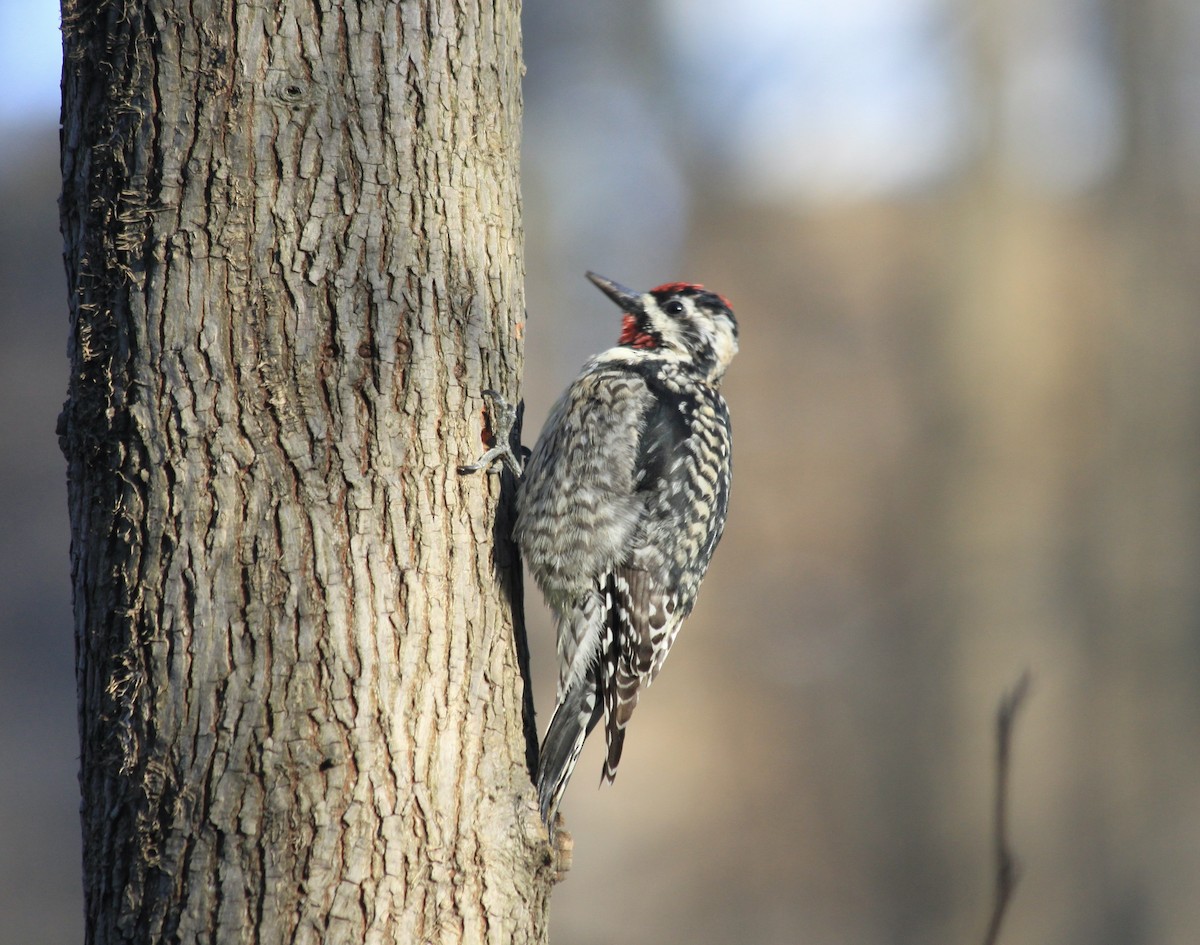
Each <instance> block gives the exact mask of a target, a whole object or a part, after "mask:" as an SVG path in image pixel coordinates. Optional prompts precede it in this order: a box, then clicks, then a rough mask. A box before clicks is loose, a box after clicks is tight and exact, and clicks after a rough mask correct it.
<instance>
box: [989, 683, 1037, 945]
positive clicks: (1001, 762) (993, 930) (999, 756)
mask: <svg viewBox="0 0 1200 945" xmlns="http://www.w3.org/2000/svg"><path fill="white" fill-rule="evenodd" d="M1028 693H1029V671H1028V670H1026V671H1025V672H1024V673H1022V674H1021V678H1020V679H1018V680H1017V683H1016V685H1015V686H1013V687H1012V689H1011V690H1009V692H1008V694H1007V695H1006V696H1005V697H1004V698H1003V699H1001V700H1000V708H999V709H998V710H997V711H996V797H995V807H994V808H993V812H992V816H993V830H994V833H993V842H994V843H995V848H996V893H995V899H994V900H993V901H992V915H991V918H990V919H988V926H987V932H986V933H985V934H984V936H983V945H996V942H997V940H998V939H999V937H1000V926H1001V924H1002V923H1003V922H1004V913H1005V912H1006V911H1007V910H1008V904H1009V901H1010V900H1011V899H1012V895H1013V891H1014V890H1015V889H1016V888H1017V879H1018V878H1019V877H1018V872H1017V863H1016V859H1015V858H1014V856H1013V853H1012V849H1011V848H1010V847H1009V845H1008V769H1009V765H1010V755H1011V748H1012V733H1013V726H1014V725H1015V723H1016V720H1017V711H1018V710H1019V709H1020V708H1021V704H1022V703H1023V702H1024V701H1025V696H1026V695H1028Z"/></svg>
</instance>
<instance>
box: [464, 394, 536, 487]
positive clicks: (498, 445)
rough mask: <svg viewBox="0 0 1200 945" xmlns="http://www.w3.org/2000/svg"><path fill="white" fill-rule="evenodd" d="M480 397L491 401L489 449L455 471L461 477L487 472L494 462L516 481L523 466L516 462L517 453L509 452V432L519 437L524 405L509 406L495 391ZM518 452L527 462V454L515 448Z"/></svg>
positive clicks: (514, 451)
mask: <svg viewBox="0 0 1200 945" xmlns="http://www.w3.org/2000/svg"><path fill="white" fill-rule="evenodd" d="M483 396H484V397H485V398H486V399H487V400H489V401H491V404H492V406H491V409H490V410H489V411H488V415H489V424H488V425H489V426H490V427H491V433H492V446H491V448H490V449H489V450H488V451H487V452H486V453H484V454H483V455H482V456H480V457H479V459H477V460H476V461H475V462H473V463H471V464H469V465H466V466H459V467H458V471H459V472H460V473H462V474H464V475H466V474H469V473H476V472H479V471H480V470H490V469H491V468H492V467H493V466H494V465H495V464H496V462H497V461H500V462H502V463H503V464H504V467H505V468H506V469H508V471H509V472H511V473H512V474H513V475H514V476H515V477H516V478H518V479H520V478H521V473H522V471H523V468H524V463H523V462H522V461H521V460H520V459H518V458H517V451H516V450H514V449H513V445H512V438H513V430H514V429H516V430H517V431H518V435H519V433H520V427H521V415H522V414H523V413H524V412H525V404H524V402H523V401H522V402H519V403H517V404H510V403H509V402H508V401H507V400H505V399H504V398H503V397H501V396H500V394H499V392H498V391H494V390H485V391H483ZM517 449H518V450H520V452H521V453H522V454H523V456H524V457H525V458H528V455H529V451H528V450H527V449H525V448H524V447H523V446H518V447H517Z"/></svg>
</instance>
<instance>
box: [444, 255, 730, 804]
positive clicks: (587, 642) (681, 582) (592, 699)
mask: <svg viewBox="0 0 1200 945" xmlns="http://www.w3.org/2000/svg"><path fill="white" fill-rule="evenodd" d="M588 278H589V279H590V280H591V281H592V282H593V283H594V284H595V285H596V286H597V287H598V288H599V289H600V290H601V291H602V292H604V293H605V294H606V295H607V296H608V297H609V298H610V299H612V301H613V302H615V303H616V304H617V305H618V306H619V307H620V308H621V310H622V312H623V313H624V314H623V321H622V330H621V335H620V339H619V341H618V343H617V345H616V347H613V348H610V349H609V350H607V351H604V352H602V353H601V354H598V355H596V356H595V357H593V358H592V359H591V360H589V361H588V362H587V363H586V364H585V365H584V366H583V370H582V372H581V373H580V375H579V377H577V378H576V379H575V381H574V382H573V383H572V384H571V385H570V387H568V388H567V390H566V391H565V392H564V393H563V395H562V396H561V397H560V398H559V400H558V402H557V403H556V404H555V405H554V407H553V408H552V409H551V411H550V415H549V418H548V419H547V421H546V425H545V427H544V428H543V430H542V433H541V436H540V437H539V438H538V441H537V444H536V445H535V446H534V448H533V451H532V453H531V454H530V456H529V460H528V462H527V464H526V465H525V468H524V478H523V480H522V482H521V484H520V488H519V491H518V494H517V520H516V526H515V530H514V535H515V538H516V541H517V543H518V545H519V547H520V549H521V552H522V554H523V556H524V559H525V561H526V563H527V564H528V566H529V570H530V572H531V573H532V575H533V578H534V580H535V581H536V582H537V584H538V587H539V588H540V589H541V591H542V594H543V595H544V596H545V598H546V602H547V603H548V604H549V606H550V608H551V610H552V611H553V612H554V616H555V622H556V624H557V636H558V702H557V705H556V706H555V709H554V715H553V717H552V718H551V720H550V725H549V728H548V729H547V731H546V737H545V739H544V740H543V742H542V746H541V752H540V760H539V764H538V772H537V790H538V803H539V807H540V809H541V814H542V818H543V820H544V821H545V822H546V823H547V824H549V823H551V822H552V820H553V818H554V815H555V813H556V811H557V809H558V805H559V803H560V801H561V800H562V796H563V792H564V791H565V790H566V787H567V782H568V781H569V780H570V777H571V773H572V771H573V770H574V767H575V763H576V761H577V760H578V759H579V753H580V752H581V751H582V749H583V743H584V740H585V739H586V738H587V736H588V735H589V734H590V733H591V731H592V729H593V728H594V727H595V726H596V724H597V723H598V722H599V721H600V719H601V718H603V719H604V737H605V742H606V747H607V754H606V757H605V761H604V767H603V771H602V780H601V783H603V782H604V781H608V782H611V781H612V780H613V778H614V776H615V775H616V771H617V764H618V762H619V761H620V760H621V748H622V745H623V744H624V740H625V727H626V725H627V724H628V723H629V718H630V716H631V715H632V713H633V710H634V708H635V707H636V706H637V702H638V696H639V694H640V692H641V690H642V689H643V688H644V687H646V686H649V685H650V683H651V682H652V681H653V680H654V678H655V676H657V675H658V672H659V670H661V669H662V665H663V661H664V660H666V658H667V653H668V652H669V651H670V649H671V645H672V644H673V643H674V642H675V637H676V635H677V634H678V633H679V628H680V625H681V624H682V623H683V621H684V619H685V618H686V617H687V616H688V614H689V613H691V610H692V607H693V605H694V604H695V602H696V594H697V591H698V590H699V588H700V581H701V579H702V578H703V577H704V574H705V572H706V571H707V570H708V565H709V561H710V560H711V558H712V555H713V551H714V550H715V549H716V547H717V542H718V541H720V539H721V533H722V531H723V530H724V527H725V516H726V510H727V508H728V504H729V485H730V475H731V471H732V448H731V438H730V426H729V411H728V408H727V407H726V404H725V399H724V398H723V397H722V396H721V392H720V385H721V379H722V377H723V376H724V374H725V370H726V368H728V367H729V363H730V361H732V360H733V357H734V355H735V354H736V353H737V350H738V327H737V321H736V320H735V318H734V314H733V310H732V308H731V307H730V305H729V302H728V301H727V300H726V299H725V298H723V297H722V296H720V295H717V294H716V293H713V292H709V291H706V290H705V289H704V288H703V287H702V286H699V285H692V284H688V283H682V282H673V283H668V284H666V285H661V286H658V287H657V288H655V289H651V290H650V291H649V292H635V291H633V290H630V289H627V288H625V287H624V286H622V285H620V284H618V283H616V282H613V281H612V280H610V279H605V278H603V277H602V276H598V275H596V274H595V273H590V272H589V273H588ZM501 442H503V443H505V444H507V437H505V438H503V440H502V441H501ZM510 460H511V456H510ZM511 465H514V463H513V462H511V461H510V466H511ZM464 468H467V469H470V468H478V467H464Z"/></svg>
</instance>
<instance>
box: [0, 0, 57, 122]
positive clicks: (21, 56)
mask: <svg viewBox="0 0 1200 945" xmlns="http://www.w3.org/2000/svg"><path fill="white" fill-rule="evenodd" d="M61 72H62V42H61V39H60V38H59V32H58V4H57V3H55V2H53V0H0V134H3V133H5V131H6V130H9V129H11V128H12V127H13V126H20V125H22V124H27V123H29V122H32V121H55V122H56V121H57V120H58V103H59V79H60V77H61Z"/></svg>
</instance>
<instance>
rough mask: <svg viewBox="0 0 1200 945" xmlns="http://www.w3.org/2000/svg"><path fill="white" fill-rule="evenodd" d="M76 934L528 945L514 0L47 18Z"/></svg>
mask: <svg viewBox="0 0 1200 945" xmlns="http://www.w3.org/2000/svg"><path fill="white" fill-rule="evenodd" d="M63 31H64V52H65V66H64V86H63V96H64V98H63V131H62V170H63V187H64V189H63V199H62V226H63V233H64V237H65V258H66V267H67V274H68V280H69V286H70V293H71V296H70V305H71V316H72V334H71V342H70V354H71V379H70V388H69V395H68V401H67V404H66V407H65V409H64V412H63V416H62V419H61V421H60V431H59V432H60V435H61V438H62V444H63V449H64V452H65V453H66V456H67V459H68V474H69V481H70V490H69V495H70V500H69V501H70V514H71V524H72V553H71V554H72V568H73V580H74V594H75V615H76V618H75V619H76V625H75V633H76V639H77V652H78V660H77V666H78V685H79V707H80V733H81V741H82V758H81V788H82V795H83V808H82V820H83V832H84V883H85V893H86V910H87V928H88V941H89V942H93V943H97V945H100V943H109V942H118V941H121V942H125V941H130V942H150V941H154V942H172V941H180V942H194V941H219V942H222V943H225V942H236V941H255V942H301V943H303V942H318V941H321V942H338V943H343V942H364V941H365V942H403V943H415V942H421V941H465V942H483V941H487V942H505V943H507V942H538V941H544V938H545V926H546V908H547V899H548V890H549V886H550V883H551V872H550V868H549V848H548V846H547V843H546V836H545V832H544V830H542V828H541V827H540V824H539V822H538V820H537V817H536V812H535V808H534V802H533V793H532V788H531V784H530V777H529V764H530V759H531V756H532V753H533V750H534V742H533V734H532V718H531V716H532V713H531V711H530V704H529V701H528V697H527V695H526V693H527V691H528V690H527V687H526V686H525V683H524V679H523V675H524V669H525V663H526V661H525V658H524V639H523V627H522V626H521V624H520V621H521V600H520V572H519V566H518V561H517V557H516V554H515V551H514V548H513V546H512V545H511V543H510V541H509V538H508V526H507V516H508V515H509V514H510V509H509V504H508V498H509V495H508V493H509V492H510V491H511V482H510V481H509V480H507V478H506V479H504V480H501V479H500V478H499V477H487V476H475V477H471V478H469V479H463V478H460V477H458V476H457V475H456V473H455V467H456V465H457V464H458V463H460V462H465V461H468V460H470V459H472V458H473V457H474V456H475V455H476V453H477V452H478V450H479V446H480V423H481V419H480V417H481V414H480V410H481V407H482V401H481V398H480V392H481V391H482V390H483V389H486V388H496V389H498V390H500V391H501V392H503V393H504V394H505V395H507V396H509V397H515V395H516V393H517V381H518V377H519V374H520V369H521V341H520V337H521V328H522V325H523V320H524V312H523V292H522V246H521V239H520V204H519V191H518V184H517V174H518V142H519V121H520V88H519V86H520V73H521V62H520V41H519V19H518V3H517V0H502V2H500V3H498V4H495V5H493V4H491V3H487V2H478V3H476V2H466V3H442V2H438V0H430V2H426V3H407V2H406V3H401V4H394V3H389V2H384V0H343V2H327V0H315V2H312V3H298V2H290V0H285V2H270V3H265V2H249V0H240V2H234V0H197V2H194V3H192V4H189V5H185V6H182V7H181V6H179V5H177V4H173V3H169V2H166V0H112V2H108V3H90V2H83V0H65V2H64V7H63Z"/></svg>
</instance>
